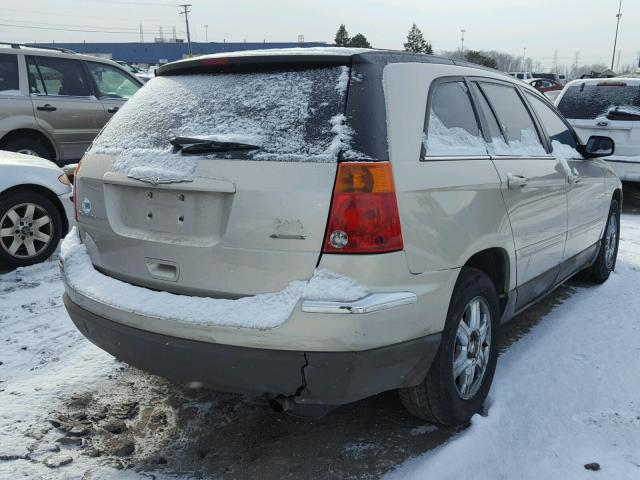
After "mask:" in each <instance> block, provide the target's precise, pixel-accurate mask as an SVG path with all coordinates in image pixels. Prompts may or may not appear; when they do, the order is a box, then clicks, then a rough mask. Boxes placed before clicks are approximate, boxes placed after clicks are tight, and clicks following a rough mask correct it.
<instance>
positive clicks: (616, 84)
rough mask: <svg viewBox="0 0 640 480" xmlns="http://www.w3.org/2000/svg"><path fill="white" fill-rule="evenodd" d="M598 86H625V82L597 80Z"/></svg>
mask: <svg viewBox="0 0 640 480" xmlns="http://www.w3.org/2000/svg"><path fill="white" fill-rule="evenodd" d="M598 86H599V87H626V86H627V84H626V83H625V82H598Z"/></svg>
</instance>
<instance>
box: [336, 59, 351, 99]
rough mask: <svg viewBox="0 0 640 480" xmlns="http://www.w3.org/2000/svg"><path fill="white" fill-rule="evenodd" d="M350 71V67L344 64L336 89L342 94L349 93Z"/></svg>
mask: <svg viewBox="0 0 640 480" xmlns="http://www.w3.org/2000/svg"><path fill="white" fill-rule="evenodd" d="M349 72H350V69H349V67H347V66H346V65H343V66H342V68H341V72H340V77H339V78H338V84H337V85H336V90H337V91H338V93H339V94H340V95H346V94H347V88H348V87H349Z"/></svg>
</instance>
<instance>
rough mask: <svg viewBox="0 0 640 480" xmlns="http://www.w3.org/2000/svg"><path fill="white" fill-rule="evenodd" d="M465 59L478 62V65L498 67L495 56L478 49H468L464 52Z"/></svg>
mask: <svg viewBox="0 0 640 480" xmlns="http://www.w3.org/2000/svg"><path fill="white" fill-rule="evenodd" d="M464 59H465V60H466V61H467V62H471V63H477V64H478V65H484V66H485V67H489V68H496V67H497V66H498V63H497V62H496V60H495V59H494V58H491V57H490V56H488V55H485V54H484V53H482V52H478V51H476V50H467V51H466V52H464Z"/></svg>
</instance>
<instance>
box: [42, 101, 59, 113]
mask: <svg viewBox="0 0 640 480" xmlns="http://www.w3.org/2000/svg"><path fill="white" fill-rule="evenodd" d="M37 108H38V110H40V111H41V112H55V111H56V110H57V108H56V107H54V106H53V105H51V104H49V103H47V104H45V105H38V107H37Z"/></svg>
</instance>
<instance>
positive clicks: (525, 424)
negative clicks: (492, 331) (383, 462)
mask: <svg viewBox="0 0 640 480" xmlns="http://www.w3.org/2000/svg"><path fill="white" fill-rule="evenodd" d="M488 403H489V414H488V416H487V417H481V416H479V415H476V416H475V417H474V418H473V419H472V422H471V426H470V427H469V428H468V429H466V430H465V431H464V432H463V433H461V434H459V435H457V436H455V437H453V438H452V440H451V441H449V442H447V443H445V444H444V445H442V446H441V447H439V448H437V449H435V450H433V451H431V452H428V453H426V454H425V455H423V456H421V457H419V458H416V459H413V460H410V461H408V462H407V463H405V464H404V465H403V466H402V467H400V468H399V469H398V470H396V471H395V472H393V473H392V474H390V475H388V476H387V480H399V479H403V480H408V479H426V478H434V479H439V480H444V479H458V478H468V479H515V478H517V479H522V480H525V479H532V480H533V479H544V478H547V479H551V478H558V479H560V478H561V479H563V480H572V479H589V478H595V477H594V472H593V471H591V470H588V469H586V468H585V467H584V466H585V465H587V464H592V463H597V464H598V465H599V466H600V471H599V472H598V474H597V478H607V479H615V480H623V479H638V478H640V217H638V216H630V215H625V216H623V218H622V232H621V244H620V251H619V255H618V264H617V267H616V272H615V274H614V275H612V277H611V278H610V279H609V280H608V281H607V282H606V283H605V284H603V285H601V286H597V287H592V286H590V287H588V288H579V289H577V291H576V292H575V294H574V295H572V296H571V298H570V299H568V300H567V301H565V302H564V303H563V304H562V305H560V306H558V307H557V308H556V309H554V311H553V312H552V313H550V314H549V315H548V316H547V317H546V318H544V319H543V320H542V321H541V322H540V323H539V324H538V326H536V327H535V329H534V330H533V331H532V332H531V334H529V335H527V336H525V337H524V338H522V339H521V340H520V341H518V342H517V343H516V344H515V345H513V346H512V347H511V348H510V349H509V350H508V351H507V352H505V353H504V354H503V355H502V356H501V357H500V360H499V361H498V368H497V371H496V376H495V380H494V383H493V387H492V389H491V393H490V397H489V402H488Z"/></svg>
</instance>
